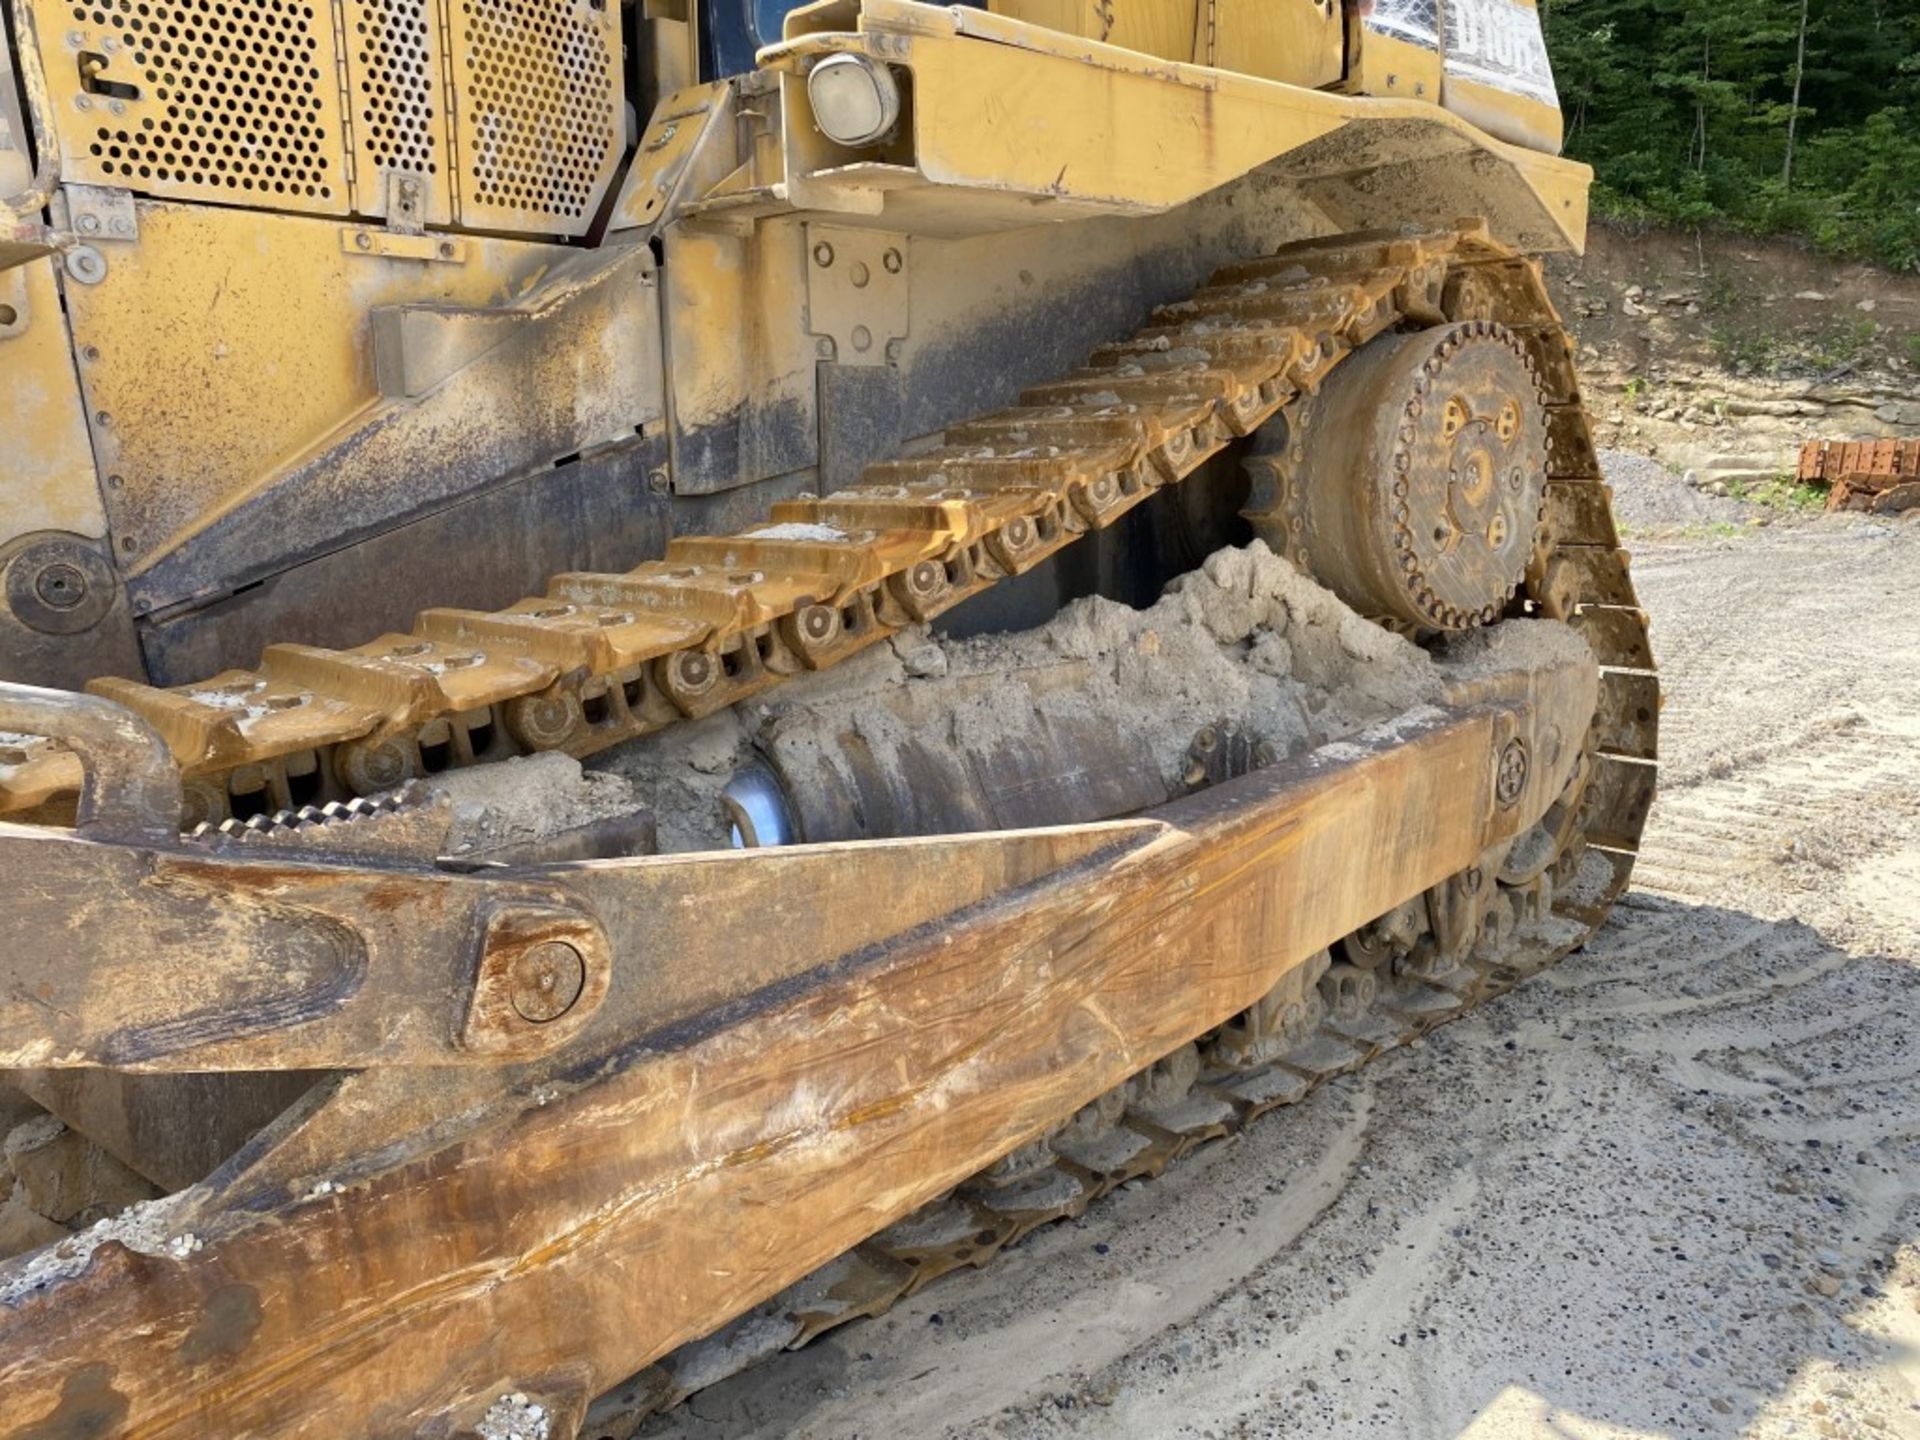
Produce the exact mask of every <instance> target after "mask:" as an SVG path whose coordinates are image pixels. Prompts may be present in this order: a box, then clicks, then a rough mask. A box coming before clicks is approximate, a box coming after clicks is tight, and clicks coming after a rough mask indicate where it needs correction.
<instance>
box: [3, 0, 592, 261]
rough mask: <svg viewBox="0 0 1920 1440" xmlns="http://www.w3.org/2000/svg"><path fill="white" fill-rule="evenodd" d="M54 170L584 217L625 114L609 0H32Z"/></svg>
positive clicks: (218, 191) (358, 201)
mask: <svg viewBox="0 0 1920 1440" xmlns="http://www.w3.org/2000/svg"><path fill="white" fill-rule="evenodd" d="M24 3H26V4H28V5H30V6H31V7H32V9H33V12H34V19H35V28H36V29H37V31H38V33H39V35H40V37H41V40H42V42H43V43H42V58H43V60H44V62H45V64H46V68H47V81H48V86H49V89H50V90H51V91H52V92H53V93H52V99H53V111H54V114H55V115H56V116H57V117H58V124H59V131H60V149H61V159H62V175H63V177H64V178H66V179H68V180H73V181H79V182H82V183H87V184H94V185H112V186H118V187H121V188H124V189H128V190H132V191H134V192H135V193H136V194H140V195H150V196H155V197H158V198H163V199H181V200H218V201H221V202H223V203H226V204H230V205H255V206H259V207H262V208H264V209H271V210H297V211H307V212H312V213H322V214H333V215H341V216H346V215H350V214H351V215H362V216H385V217H387V219H388V220H389V222H397V220H398V219H399V218H400V217H399V214H398V212H397V211H395V210H394V209H393V206H394V205H396V204H400V203H406V204H414V203H415V202H416V201H417V204H418V209H417V211H416V213H415V214H414V215H413V216H412V217H409V218H413V219H417V220H419V221H421V222H424V223H426V224H428V225H449V224H452V225H465V226H471V227H473V228H475V229H482V230H497V231H506V232H519V233H522V234H539V235H581V234H584V233H585V232H586V230H587V227H588V226H589V225H590V224H591V223H592V220H593V215H594V211H595V210H596V208H597V207H598V206H599V204H600V203H601V201H602V200H603V199H604V198H605V196H606V192H607V188H608V186H609V185H610V184H611V183H612V181H613V174H614V171H615V169H616V168H617V166H618V164H619V159H620V153H621V145H622V138H623V135H624V126H625V94H624V86H623V84H622V79H621V44H620V25H619V5H618V4H616V3H615V0H24Z"/></svg>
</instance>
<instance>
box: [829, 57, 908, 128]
mask: <svg viewBox="0 0 1920 1440" xmlns="http://www.w3.org/2000/svg"><path fill="white" fill-rule="evenodd" d="M807 99H808V100H809V101H811V102H812V104H813V118H814V122H815V123H816V124H817V125H819V127H820V129H821V131H822V132H823V133H825V135H826V136H827V138H828V139H829V140H832V141H834V142H835V143H836V144H840V145H871V144H872V143H873V142H874V141H876V140H878V139H880V138H881V137H883V136H884V135H886V133H887V132H888V131H889V130H891V129H893V127H894V124H895V122H897V121H898V120H899V119H900V86H899V83H898V82H897V81H896V80H895V79H894V78H893V73H892V72H891V71H889V70H888V69H887V67H886V66H884V65H877V64H875V63H874V62H873V61H871V60H869V59H868V58H867V57H866V56H864V55H829V56H827V57H826V58H825V59H824V60H822V61H821V62H820V63H819V64H817V65H815V66H814V67H813V69H811V70H809V71H808V72H807Z"/></svg>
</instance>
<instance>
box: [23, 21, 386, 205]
mask: <svg viewBox="0 0 1920 1440" xmlns="http://www.w3.org/2000/svg"><path fill="white" fill-rule="evenodd" d="M62 20H63V22H64V25H63V28H64V29H65V31H66V32H67V33H68V34H69V35H73V36H77V37H79V39H80V41H81V44H80V45H79V47H78V51H79V60H78V76H77V80H78V84H79V85H80V96H79V98H80V99H82V100H84V101H85V102H86V104H85V105H84V107H78V106H77V107H76V108H80V109H81V110H82V113H83V114H85V115H86V116H87V117H88V119H87V122H86V127H85V133H86V158H87V160H88V161H90V162H91V163H90V165H89V166H88V168H89V169H91V170H92V172H93V175H92V177H89V178H96V179H97V180H98V181H99V182H100V183H103V184H109V185H121V186H125V187H127V188H129V189H133V190H140V191H144V192H147V193H149V194H159V195H176V196H191V197H209V198H219V199H222V200H227V201H241V202H246V201H253V202H255V203H259V204H266V205H271V206H272V207H273V208H275V209H284V210H343V209H345V208H346V205H347V200H348V193H347V192H348V184H349V181H348V177H347V176H346V173H345V168H344V165H343V163H342V162H343V151H342V145H341V135H340V128H341V127H340V116H339V79H338V77H337V74H336V71H335V65H334V46H333V16H332V13H331V9H330V7H329V6H327V5H326V4H325V3H322V4H320V5H319V6H318V7H316V6H315V5H314V4H310V3H299V0H217V3H215V0H184V3H173V0H97V3H92V4H82V5H70V6H68V7H67V10H66V14H65V15H63V16H62ZM55 33H60V32H59V31H56V32H55ZM69 53H72V47H71V46H70V52H69ZM89 57H91V58H89ZM73 178H76V179H78V178H82V177H80V176H77V175H76V176H74V177H73Z"/></svg>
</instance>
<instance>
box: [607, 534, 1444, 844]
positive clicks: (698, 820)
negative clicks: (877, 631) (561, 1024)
mask: <svg viewBox="0 0 1920 1440" xmlns="http://www.w3.org/2000/svg"><path fill="white" fill-rule="evenodd" d="M1441 684H1442V676H1441V674H1440V672H1439V671H1438V669H1437V668H1436V667H1435V665H1434V663H1433V661H1432V659H1431V658H1430V657H1429V656H1428V655H1427V654H1426V653H1425V652H1424V651H1422V650H1421V649H1419V648H1418V647H1417V646H1415V645H1413V644H1411V643H1410V642H1409V641H1407V640H1405V639H1403V638H1401V637H1400V636H1397V635H1394V634H1391V633H1389V632H1387V631H1385V630H1382V629H1381V628H1380V627H1379V626H1377V625H1374V624H1371V623H1369V622H1368V621H1366V620H1364V619H1362V618H1361V617H1360V616H1358V615H1356V614H1355V613H1354V612H1353V611H1351V610H1349V609H1348V608H1347V607H1346V606H1345V605H1343V604H1342V603H1341V602H1340V601H1339V600H1338V599H1337V598H1336V597H1335V596H1334V595H1333V594H1332V593H1331V592H1329V591H1327V590H1325V589H1323V588H1322V587H1321V586H1319V585H1317V584H1315V583H1314V582H1313V581H1311V580H1309V579H1307V578H1306V577H1305V576H1303V575H1301V574H1300V573H1299V572H1298V571H1297V570H1295V569H1294V568H1293V567H1292V566H1291V565H1290V564H1288V563H1287V562H1286V561H1285V560H1283V559H1281V558H1280V557H1278V556H1276V555H1275V554H1273V552H1272V551H1270V550H1269V549H1268V548H1267V547H1266V546H1265V545H1264V544H1263V543H1261V542H1259V541H1255V542H1254V543H1253V544H1251V545H1249V546H1248V547H1247V548H1245V549H1228V550H1222V551H1219V552H1217V553H1215V554H1214V555H1213V556H1211V557H1210V558H1209V559H1208V560H1207V562H1206V564H1205V565H1204V566H1203V567H1202V568H1201V569H1200V570H1198V571H1195V572H1193V573H1191V574H1189V575H1186V576H1183V577H1181V578H1180V579H1179V580H1177V581H1175V582H1174V583H1173V584H1172V585H1171V586H1169V587H1168V590H1167V592H1166V594H1164V595H1163V596H1162V597H1161V599H1160V600H1159V601H1158V602H1157V603H1156V604H1154V605H1153V606H1151V607H1150V608H1148V609H1145V610H1134V609H1131V608H1129V607H1127V606H1125V605H1120V604H1116V603H1114V602H1112V601H1109V600H1104V599H1099V598H1097V597H1096V598H1091V599H1085V600H1080V601H1076V602H1074V603H1073V604H1071V605H1069V606H1067V607H1066V608H1065V609H1063V610H1062V611H1061V612H1060V613H1059V614H1058V615H1057V616H1055V617H1054V618H1053V619H1052V620H1051V621H1049V622H1047V623H1046V624H1044V625H1042V626H1040V627H1038V628H1037V629H1034V630H1030V631H1024V632H1020V633H1017V634H999V635H982V636H976V637H973V638H970V639H964V640H956V639H948V638H942V637H940V636H938V635H935V634H933V633H931V632H929V631H928V630H926V629H924V628H920V629H914V630H911V631H907V632H904V633H902V634H900V635H898V636H895V637H894V639H893V641H892V642H891V644H889V645H882V646H876V647H874V648H873V649H871V650H869V651H868V652H866V653H865V654H862V655H860V656H856V657H854V658H853V659H851V660H849V661H847V662H845V663H844V664H842V665H840V666H837V667H835V668H834V669H832V670H830V671H827V672H824V673H822V674H820V675H816V676H807V677H803V678H800V679H796V680H792V681H789V682H787V684H785V685H784V686H782V687H781V688H780V689H779V690H778V691H776V692H774V693H773V694H772V695H771V696H770V697H769V699H768V700H767V701H766V702H765V703H759V704H750V705H748V706H744V707H740V708H739V709H737V710H735V711H733V712H728V713H725V714H721V715H716V716H712V717H710V718H709V719H707V720H704V721H702V722H700V723H699V724H697V725H692V726H685V727H681V729H680V730H678V731H669V732H666V733H664V734H662V735H660V736H658V737H655V738H653V739H651V740H644V741H641V742H639V743H638V744H635V745H633V746H629V747H626V748H624V749H622V750H621V751H620V752H618V753H617V754H614V755H610V756H608V757H607V758H605V759H604V760H602V761H598V762H596V763H597V764H598V765H601V766H604V767H605V769H607V770H608V771H610V772H612V773H613V774H616V775H618V776H620V777H621V778H623V779H624V780H625V781H626V782H627V783H628V784H630V785H631V787H632V790H633V793H634V794H635V795H636V796H638V797H639V798H640V800H641V801H642V802H643V803H645V804H648V805H650V806H652V808H653V810H654V813H655V816H656V819H657V821H658V824H659V829H660V840H661V848H662V849H663V850H685V849H698V848H711V847H714V846H719V845H724V844H726V843H728V836H727V826H728V821H727V818H726V816H725V813H724V811H723V809H722V807H721V804H720V801H719V795H720V792H721V790H722V789H723V787H724V786H725V785H726V783H727V781H728V780H729V779H731V778H732V776H733V775H734V774H735V773H736V772H737V771H738V770H739V769H740V768H741V767H743V766H744V765H746V764H748V763H749V762H750V761H752V760H754V759H755V758H756V757H761V758H764V759H768V760H771V761H772V762H773V764H774V765H775V767H776V768H777V769H779V770H780V771H782V772H783V773H787V774H792V775H795V776H800V775H804V774H806V773H807V772H809V771H810V770H813V769H816V768H817V767H819V766H822V765H833V764H835V763H836V757H837V756H839V755H840V754H841V753H842V752H843V751H844V750H845V749H846V748H847V747H848V745H849V744H852V745H854V746H856V747H857V749H858V751H859V753H860V754H862V755H863V756H871V757H872V760H873V763H874V765H875V766H876V767H877V768H878V769H880V770H883V771H885V770H889V769H896V768H901V767H903V766H904V764H905V761H904V759H903V756H904V753H905V752H906V751H908V750H909V749H910V748H915V747H918V748H921V749H924V748H926V747H929V746H931V747H936V748H939V749H941V750H943V751H946V752H948V753H952V754H956V755H960V756H973V757H983V756H989V755H992V754H995V753H996V752H999V751H1002V750H1004V748H1005V747H1007V746H1010V745H1017V744H1019V743H1021V741H1022V740H1024V739H1027V738H1029V737H1033V736H1035V735H1039V734H1048V735H1059V734H1063V733H1064V734H1072V733H1089V732H1090V731H1092V730H1104V731H1107V732H1110V733H1117V734H1120V735H1124V736H1129V737H1137V739H1138V740H1139V742H1140V751H1139V755H1140V760H1141V763H1143V764H1145V765H1147V766H1150V767H1152V768H1153V769H1154V770H1155V771H1157V773H1158V777H1159V780H1160V786H1159V789H1160V791H1161V792H1162V793H1161V794H1160V795H1157V796H1151V797H1148V798H1146V799H1144V800H1143V801H1142V802H1141V803H1157V801H1158V800H1159V799H1162V798H1165V797H1166V796H1168V795H1173V794H1178V793H1180V791H1181V790H1182V789H1183V787H1184V783H1185V782H1184V778H1183V777H1184V774H1185V771H1186V768H1187V764H1188V758H1187V757H1188V749H1189V746H1190V744H1191V743H1192V742H1193V741H1194V739H1195V736H1196V734H1197V732H1199V731H1200V730H1201V729H1202V728H1203V727H1206V726H1209V725H1212V724H1213V723H1214V722H1216V721H1219V720H1221V719H1223V718H1230V719H1233V720H1235V721H1237V722H1238V723H1239V724H1240V725H1242V726H1243V727H1245V729H1246V730H1247V731H1248V732H1250V733H1251V734H1252V735H1253V736H1255V737H1257V739H1258V740H1259V741H1260V742H1262V743H1264V744H1265V745H1266V746H1268V747H1270V754H1271V756H1272V757H1274V758H1278V757H1281V756H1285V755H1290V754H1295V753H1298V752H1299V751H1301V750H1303V749H1307V748H1310V747H1312V746H1315V745H1319V744H1323V743H1325V742H1326V741H1327V740H1329V739H1332V738H1335V737H1337V736H1342V735H1348V734H1351V733H1353V732H1354V731H1355V730H1358V729H1360V728H1362V727H1364V726H1366V725H1368V724H1371V723H1373V722H1375V721H1378V720H1381V719H1384V718H1386V717H1388V716H1391V715H1396V714H1399V713H1401V712H1403V711H1405V710H1408V709H1410V708H1412V707H1414V706H1417V705H1420V704H1422V703H1428V702H1431V701H1434V700H1437V699H1438V698H1439V697H1440V693H1441ZM977 768H979V769H982V770H984V769H985V768H987V767H984V766H981V767H977ZM982 783H983V784H984V783H987V782H986V781H983V782H982ZM997 813H998V812H990V814H997ZM1000 818H1002V819H1003V820H1004V819H1006V818H1007V817H1006V816H1004V815H1002V816H1001V817H1000ZM1060 818H1062V819H1074V818H1092V817H1090V816H1071V815H1070V816H1063V817H1060ZM1029 823H1031V822H1029Z"/></svg>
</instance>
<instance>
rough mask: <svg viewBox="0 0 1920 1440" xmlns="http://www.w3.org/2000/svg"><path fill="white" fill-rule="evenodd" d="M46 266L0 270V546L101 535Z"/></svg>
mask: <svg viewBox="0 0 1920 1440" xmlns="http://www.w3.org/2000/svg"><path fill="white" fill-rule="evenodd" d="M53 266H54V262H53V261H52V260H51V259H40V260H31V261H28V262H27V263H26V264H24V265H17V266H14V267H13V268H12V269H10V270H6V271H0V305H5V306H6V307H7V309H8V310H11V311H12V312H13V313H14V316H15V319H14V325H13V326H11V327H5V326H0V335H4V338H0V437H4V441H3V442H0V495H5V496H6V497H7V503H6V506H5V509H4V511H0V545H3V544H5V543H6V542H7V541H8V540H11V539H12V538H13V537H14V536H16V535H27V534H32V533H33V532H35V531H39V530H65V531H70V532H71V533H73V534H76V535H84V536H86V537H87V538H88V539H98V538H99V537H100V536H102V535H104V534H106V530H107V522H106V515H105V513H104V512H103V511H102V509H101V505H100V489H99V483H98V481H97V480H96V478H95V475H94V469H93V450H92V447H91V446H90V445H89V444H88V442H87V421H86V411H85V408H84V406H83V405H82V402H81V398H80V382H79V379H78V377H77V376H76V375H75V374H74V355H73V349H72V346H71V343H70V341H69V339H68V336H67V324H66V316H65V315H64V314H63V313H62V311H61V309H60V295H59V290H58V287H57V283H56V281H55V279H54V270H53ZM74 288H75V289H79V288H81V287H79V286H75V287H74ZM0 318H4V315H0ZM23 321H24V325H23V324H22V322H23ZM9 331H10V332H11V333H6V332H9ZM83 363H84V362H83Z"/></svg>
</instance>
